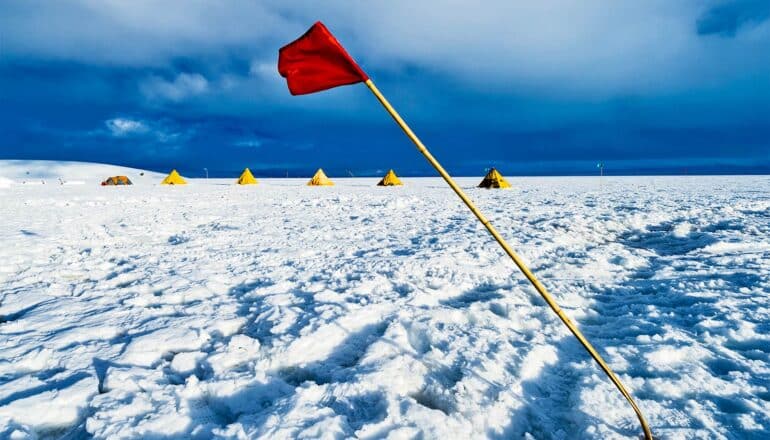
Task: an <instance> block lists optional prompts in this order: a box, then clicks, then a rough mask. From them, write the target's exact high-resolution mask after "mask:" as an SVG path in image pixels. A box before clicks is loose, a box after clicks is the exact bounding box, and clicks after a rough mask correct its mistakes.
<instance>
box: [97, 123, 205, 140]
mask: <svg viewBox="0 0 770 440" xmlns="http://www.w3.org/2000/svg"><path fill="white" fill-rule="evenodd" d="M104 125H105V126H106V127H107V134H108V135H110V136H113V137H117V138H129V137H141V138H143V139H145V140H153V141H155V142H158V143H161V144H179V143H184V142H185V141H187V140H188V139H190V138H191V137H192V136H193V135H194V134H195V128H194V127H189V128H186V129H183V130H180V129H178V128H174V127H173V126H171V125H169V124H168V123H167V122H165V121H146V120H139V119H132V118H126V117H117V118H112V119H108V120H106V121H104ZM89 134H90V135H104V134H105V132H104V130H96V131H92V132H89Z"/></svg>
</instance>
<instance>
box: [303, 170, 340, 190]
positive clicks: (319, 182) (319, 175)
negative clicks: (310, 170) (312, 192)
mask: <svg viewBox="0 0 770 440" xmlns="http://www.w3.org/2000/svg"><path fill="white" fill-rule="evenodd" d="M307 186H334V182H332V181H331V180H329V178H328V177H326V174H324V170H322V169H321V168H319V169H318V171H316V172H315V175H314V176H313V178H312V179H310V181H309V182H308V183H307Z"/></svg>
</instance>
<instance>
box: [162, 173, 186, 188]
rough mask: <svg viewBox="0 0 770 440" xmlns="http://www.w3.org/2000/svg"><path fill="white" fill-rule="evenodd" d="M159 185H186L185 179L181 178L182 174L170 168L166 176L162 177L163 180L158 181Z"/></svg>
mask: <svg viewBox="0 0 770 440" xmlns="http://www.w3.org/2000/svg"><path fill="white" fill-rule="evenodd" d="M160 184H161V185H187V181H186V180H184V179H183V178H182V176H180V175H179V173H177V172H176V170H171V172H170V173H169V174H168V176H166V178H165V179H163V182H160Z"/></svg>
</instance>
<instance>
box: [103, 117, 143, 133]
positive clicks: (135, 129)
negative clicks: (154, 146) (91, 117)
mask: <svg viewBox="0 0 770 440" xmlns="http://www.w3.org/2000/svg"><path fill="white" fill-rule="evenodd" d="M104 125H106V126H107V129H108V130H109V132H110V134H112V135H113V136H115V137H127V136H132V135H136V134H143V133H147V132H148V131H149V127H147V125H146V124H145V123H144V122H142V121H137V120H134V119H128V118H113V119H108V120H106V121H104Z"/></svg>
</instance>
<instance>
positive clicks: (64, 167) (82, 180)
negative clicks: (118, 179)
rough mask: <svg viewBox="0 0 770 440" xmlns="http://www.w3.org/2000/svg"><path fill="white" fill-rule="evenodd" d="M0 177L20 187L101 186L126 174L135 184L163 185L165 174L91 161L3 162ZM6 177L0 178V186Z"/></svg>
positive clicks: (0, 165) (0, 167)
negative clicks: (104, 181) (111, 178)
mask: <svg viewBox="0 0 770 440" xmlns="http://www.w3.org/2000/svg"><path fill="white" fill-rule="evenodd" d="M0 174H2V175H3V176H6V178H8V179H12V181H15V183H17V184H27V185H40V184H46V185H61V184H63V185H83V184H89V185H93V184H98V183H100V182H102V181H103V180H104V179H106V178H107V177H110V176H116V175H125V176H128V178H129V179H131V181H132V182H133V183H134V184H142V183H159V182H160V180H161V179H163V177H164V175H163V174H161V173H156V172H153V171H146V170H140V169H136V168H129V167H123V166H118V165H108V164H101V163H89V162H67V161H52V160H0ZM2 186H3V178H0V187H2Z"/></svg>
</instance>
